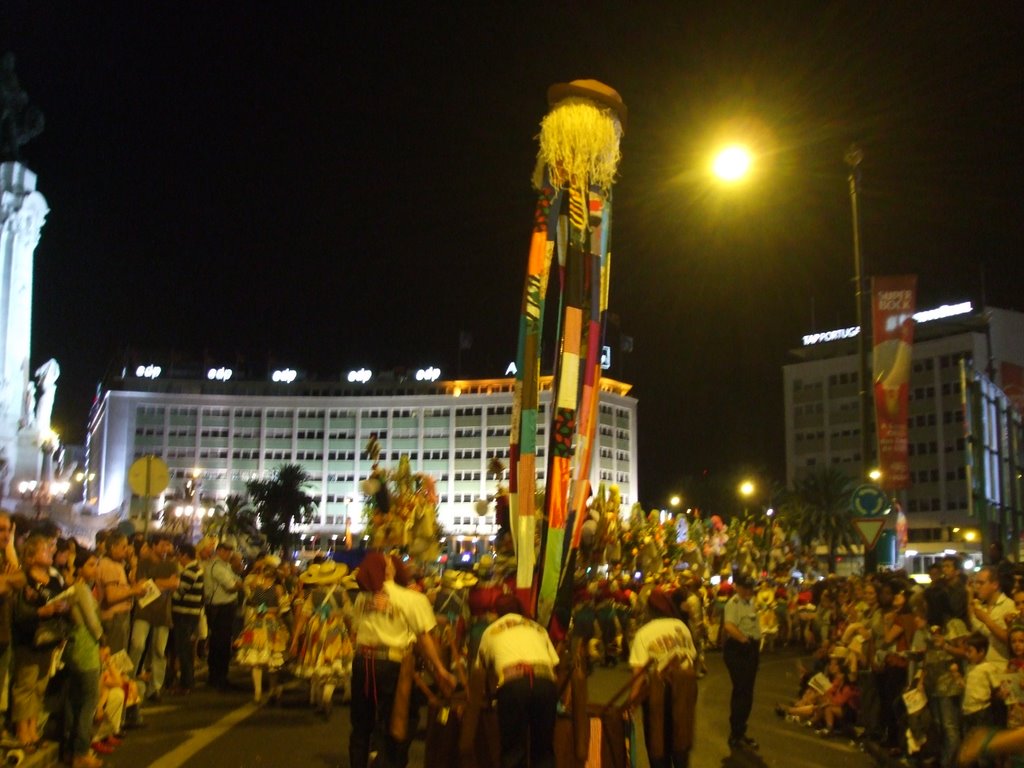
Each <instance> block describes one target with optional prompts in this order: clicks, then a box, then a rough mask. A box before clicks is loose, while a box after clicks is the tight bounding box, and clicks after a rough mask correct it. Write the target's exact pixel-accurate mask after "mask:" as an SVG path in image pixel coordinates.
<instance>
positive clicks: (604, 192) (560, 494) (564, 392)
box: [509, 80, 626, 623]
mask: <svg viewBox="0 0 1024 768" xmlns="http://www.w3.org/2000/svg"><path fill="white" fill-rule="evenodd" d="M548 103H549V105H550V106H551V110H550V111H549V112H548V114H547V115H546V116H545V118H544V120H543V121H542V122H541V132H540V151H539V152H538V155H537V167H536V170H535V172H534V179H533V182H534V187H535V188H536V189H537V191H538V193H539V194H538V199H537V207H536V215H535V220H534V229H533V236H532V238H531V241H530V252H529V259H528V262H527V271H526V282H525V285H524V287H523V303H522V313H521V317H520V324H519V345H518V349H517V354H516V384H515V394H514V399H513V413H512V436H511V445H510V453H509V456H510V467H509V496H510V513H511V523H512V531H513V536H514V540H515V545H516V556H517V558H518V570H517V574H516V588H517V590H518V592H519V595H520V599H521V600H522V601H523V604H524V606H525V607H526V608H527V611H528V612H529V613H535V614H536V615H537V617H538V619H539V620H540V622H541V623H547V620H548V617H549V616H550V613H551V608H552V605H553V603H554V598H555V593H556V590H557V588H558V583H559V580H560V577H561V573H562V564H563V554H564V549H565V546H564V545H565V528H566V524H567V521H568V519H569V515H570V512H571V511H576V512H577V516H576V520H577V522H579V523H582V518H583V515H582V514H581V511H582V510H583V508H584V506H585V504H586V499H587V496H588V495H589V476H590V459H591V445H592V443H593V437H594V431H595V428H596V423H597V395H598V383H599V378H600V373H599V371H600V349H601V344H600V341H601V335H602V331H603V323H604V314H605V310H606V308H607V303H608V278H609V270H610V264H611V252H610V250H609V240H610V230H611V188H612V182H613V181H614V178H615V173H616V169H617V167H618V161H619V157H620V155H619V141H620V139H621V137H622V134H623V129H624V127H625V122H626V106H625V104H623V102H622V98H621V97H620V96H619V94H618V92H617V91H615V90H614V89H613V88H610V87H608V86H607V85H605V84H604V83H601V82H598V81H597V80H574V81H572V82H570V83H558V84H555V85H553V86H551V88H549V89H548ZM556 248H557V251H558V278H559V281H558V302H559V310H560V312H559V322H558V326H557V332H556V339H557V345H558V349H557V357H556V360H555V376H554V383H553V385H552V403H551V407H550V409H549V414H548V415H549V418H550V421H549V428H548V432H547V434H548V435H549V451H548V466H547V469H548V471H547V474H546V484H545V487H544V489H543V490H544V507H545V508H544V512H545V525H544V526H543V530H542V531H541V533H542V534H543V535H542V537H541V553H542V555H541V570H542V579H541V582H540V589H539V593H538V591H537V585H536V584H535V580H534V572H535V569H536V565H537V563H536V554H535V552H536V549H535V548H536V537H537V533H538V530H537V515H536V509H535V501H534V498H535V492H536V490H537V488H536V478H537V472H536V469H537V468H536V457H537V444H536V443H537V415H538V413H539V407H538V406H539V393H540V362H541V339H542V333H543V325H544V305H545V301H546V298H547V292H548V278H549V276H550V272H551V261H552V257H553V255H554V253H555V250H556ZM574 477H575V483H574V482H573V478H574ZM578 540H579V535H578V532H575V531H574V535H573V537H572V539H571V541H572V542H576V543H578Z"/></svg>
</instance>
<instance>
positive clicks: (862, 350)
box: [845, 144, 878, 573]
mask: <svg viewBox="0 0 1024 768" xmlns="http://www.w3.org/2000/svg"><path fill="white" fill-rule="evenodd" d="M845 159H846V164H847V165H848V166H849V168H850V175H849V183H850V212H851V214H852V215H851V218H852V219H853V271H854V280H856V281H857V285H856V291H855V295H856V298H857V327H858V328H860V331H859V332H858V333H857V364H858V367H859V375H858V379H859V380H860V390H859V395H860V397H859V398H858V399H859V401H860V477H859V478H858V482H863V480H864V478H865V477H867V475H868V472H869V471H870V469H871V466H872V464H873V463H874V462H873V461H872V451H871V439H870V436H869V434H868V432H869V425H870V424H871V413H872V402H871V385H870V383H869V381H870V375H869V370H868V353H867V335H868V330H867V323H866V320H867V315H866V313H865V312H864V293H865V291H864V258H863V256H862V255H861V250H860V210H859V208H858V205H857V203H858V193H859V191H860V164H861V161H862V160H863V159H864V151H863V150H862V149H861V148H860V147H859V146H857V145H856V144H851V145H850V147H849V149H847V150H846V158H845ZM876 570H878V556H877V554H876V553H875V549H874V547H868V546H865V547H864V572H865V573H873V572H875V571H876Z"/></svg>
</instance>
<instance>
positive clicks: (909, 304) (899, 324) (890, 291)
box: [871, 275, 917, 489]
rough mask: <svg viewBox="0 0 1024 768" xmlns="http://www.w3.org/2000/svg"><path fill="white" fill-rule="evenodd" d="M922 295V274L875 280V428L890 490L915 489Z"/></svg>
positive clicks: (873, 375) (885, 480) (873, 314)
mask: <svg viewBox="0 0 1024 768" xmlns="http://www.w3.org/2000/svg"><path fill="white" fill-rule="evenodd" d="M916 294H917V276H916V275H897V276H893V277H873V278H871V327H872V336H873V342H874V347H873V351H874V354H873V365H872V380H873V382H874V393H875V425H876V431H877V434H878V462H879V469H880V470H881V471H882V485H883V486H884V487H885V488H888V489H898V488H907V487H909V485H910V466H909V463H908V461H907V435H908V431H909V406H908V401H909V395H910V362H911V359H912V350H913V344H914V306H915V304H916Z"/></svg>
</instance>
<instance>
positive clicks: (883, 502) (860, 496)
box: [850, 483, 890, 517]
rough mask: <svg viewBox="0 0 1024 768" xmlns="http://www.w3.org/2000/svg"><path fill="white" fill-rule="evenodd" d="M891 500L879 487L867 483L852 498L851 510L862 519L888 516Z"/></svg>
mask: <svg viewBox="0 0 1024 768" xmlns="http://www.w3.org/2000/svg"><path fill="white" fill-rule="evenodd" d="M889 507H890V504H889V499H888V497H887V496H886V495H885V492H884V491H882V489H881V488H879V487H878V486H877V485H872V484H871V483H865V484H864V485H861V486H859V487H858V488H857V489H856V490H855V491H854V492H853V494H852V495H851V496H850V510H851V511H852V512H853V514H855V515H858V516H860V517H876V516H878V515H884V514H888V511H889Z"/></svg>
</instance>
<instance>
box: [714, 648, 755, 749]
mask: <svg viewBox="0 0 1024 768" xmlns="http://www.w3.org/2000/svg"><path fill="white" fill-rule="evenodd" d="M758 646H759V643H758V641H757V640H750V641H748V642H746V643H741V642H739V641H738V640H734V639H733V638H731V637H729V638H726V640H725V645H724V646H723V648H722V659H723V661H725V668H726V669H727V670H729V679H730V680H732V697H731V698H730V699H729V738H730V739H740V738H743V737H744V736H746V735H747V720H748V719H749V718H750V708H751V706H753V703H754V681H755V680H756V679H757V663H758V659H759V658H760V655H761V654H760V649H759V648H758Z"/></svg>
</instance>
